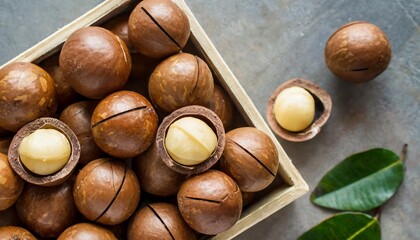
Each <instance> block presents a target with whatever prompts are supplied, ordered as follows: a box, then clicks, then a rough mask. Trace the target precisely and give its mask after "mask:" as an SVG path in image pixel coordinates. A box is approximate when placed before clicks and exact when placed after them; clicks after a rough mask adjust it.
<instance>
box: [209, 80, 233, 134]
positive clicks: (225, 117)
mask: <svg viewBox="0 0 420 240" xmlns="http://www.w3.org/2000/svg"><path fill="white" fill-rule="evenodd" d="M208 108H209V109H210V110H212V111H213V112H214V113H216V114H217V116H219V118H220V120H222V123H223V127H224V128H225V130H227V129H228V127H229V126H230V124H231V122H232V118H233V104H232V101H231V100H230V97H229V95H228V94H227V93H226V92H225V91H224V90H223V89H222V88H221V87H219V86H217V85H214V90H213V96H212V97H211V98H210V102H209V105H208Z"/></svg>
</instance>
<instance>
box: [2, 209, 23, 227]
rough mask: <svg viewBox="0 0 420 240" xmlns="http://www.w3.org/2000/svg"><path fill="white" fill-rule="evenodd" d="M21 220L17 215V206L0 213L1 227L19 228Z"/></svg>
mask: <svg viewBox="0 0 420 240" xmlns="http://www.w3.org/2000/svg"><path fill="white" fill-rule="evenodd" d="M19 225H20V219H19V216H18V215H17V212H16V208H15V206H14V205H13V206H11V207H9V208H8V209H6V210H2V211H0V227H4V226H19Z"/></svg>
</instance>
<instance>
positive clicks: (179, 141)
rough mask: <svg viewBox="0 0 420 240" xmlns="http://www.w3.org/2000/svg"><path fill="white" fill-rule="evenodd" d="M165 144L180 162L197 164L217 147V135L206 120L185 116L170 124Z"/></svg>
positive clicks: (188, 164) (173, 156) (172, 155)
mask: <svg viewBox="0 0 420 240" xmlns="http://www.w3.org/2000/svg"><path fill="white" fill-rule="evenodd" d="M165 146H166V150H167V151H168V153H169V155H170V156H171V157H172V158H173V159H174V160H175V161H177V162H178V163H180V164H183V165H187V166H190V165H196V164H199V163H201V162H203V161H204V160H206V159H207V158H208V157H210V155H211V154H212V153H213V151H214V150H215V149H216V147H217V137H216V134H215V133H214V131H213V130H212V129H211V128H210V127H209V126H208V125H207V124H206V123H205V122H204V121H202V120H200V119H197V118H194V117H184V118H181V119H178V120H176V121H175V122H174V123H172V124H171V125H170V126H169V130H168V133H167V134H166V139H165Z"/></svg>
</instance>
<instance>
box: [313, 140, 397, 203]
mask: <svg viewBox="0 0 420 240" xmlns="http://www.w3.org/2000/svg"><path fill="white" fill-rule="evenodd" d="M403 178H404V167H403V163H402V161H401V160H400V159H399V157H398V155H397V154H395V153H394V152H392V151H390V150H387V149H382V148H376V149H372V150H369V151H366V152H361V153H357V154H354V155H352V156H350V157H348V158H346V159H344V160H343V161H342V162H341V163H339V164H338V165H337V166H335V167H334V168H333V169H331V170H330V171H329V172H327V174H325V176H324V177H323V178H322V179H321V181H320V182H319V183H318V186H317V187H316V188H315V190H314V191H313V193H312V194H311V201H312V202H313V203H314V204H317V205H319V206H322V207H326V208H332V209H337V210H350V211H367V210H371V209H373V208H376V207H378V206H380V205H382V204H383V203H384V202H385V201H387V200H388V199H389V198H390V197H392V195H394V193H395V192H396V191H397V189H398V187H399V186H400V185H401V183H402V181H403Z"/></svg>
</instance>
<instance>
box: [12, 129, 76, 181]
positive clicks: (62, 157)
mask: <svg viewBox="0 0 420 240" xmlns="http://www.w3.org/2000/svg"><path fill="white" fill-rule="evenodd" d="M18 151H19V157H20V160H21V161H22V163H23V165H25V167H26V168H28V169H29V170H30V171H31V172H33V173H36V174H39V175H48V174H52V173H55V172H57V171H58V170H60V169H61V168H62V167H63V166H64V165H66V163H67V162H68V160H69V158H70V153H71V147H70V143H69V140H68V139H67V138H66V136H64V134H62V133H61V132H59V131H57V130H55V129H38V130H36V131H35V132H33V133H31V134H29V135H28V136H26V137H25V138H24V139H23V140H22V142H21V143H20V145H19V150H18Z"/></svg>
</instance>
